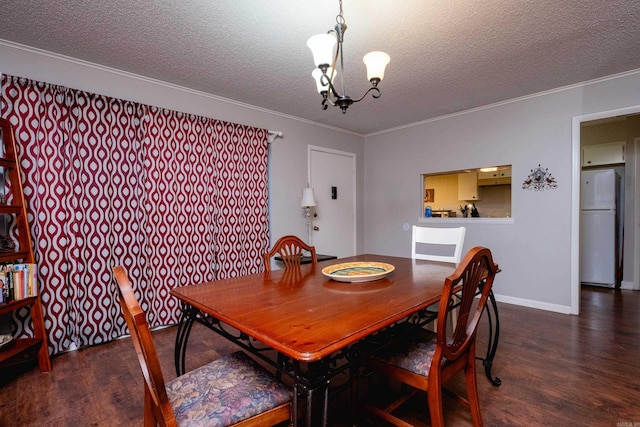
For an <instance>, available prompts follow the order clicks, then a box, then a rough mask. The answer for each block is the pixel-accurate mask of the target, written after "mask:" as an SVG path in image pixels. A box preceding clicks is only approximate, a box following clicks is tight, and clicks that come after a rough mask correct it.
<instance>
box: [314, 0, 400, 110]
mask: <svg viewBox="0 0 640 427" xmlns="http://www.w3.org/2000/svg"><path fill="white" fill-rule="evenodd" d="M345 31H347V24H345V21H344V15H343V12H342V0H340V13H339V14H338V16H336V26H335V29H334V30H330V31H328V32H327V33H326V34H318V35H315V36H313V37H311V38H310V39H309V40H307V46H309V49H311V52H312V53H313V61H314V62H315V65H316V67H317V68H316V69H315V70H313V73H312V74H311V75H312V76H313V78H314V79H315V80H316V86H317V89H318V92H319V93H320V95H322V109H323V110H326V109H327V107H328V106H329V104H331V105H333V106H334V107H335V106H338V107H340V108H341V109H342V114H345V113H346V112H347V108H349V106H350V105H351V104H353V103H354V102H360V101H362V100H363V99H364V97H365V96H367V95H368V94H369V93H371V96H372V97H373V98H376V99H377V98H380V89H378V83H380V82H381V81H382V78H383V77H384V69H385V67H386V66H387V64H388V63H389V61H390V60H391V58H390V57H389V55H387V54H386V53H384V52H379V51H375V52H369V53H367V54H366V55H365V56H364V58H363V59H362V60H363V62H364V63H365V65H366V66H367V79H369V82H371V87H370V88H369V90H367V91H366V92H365V93H364V95H362V96H361V97H360V98H359V99H353V98H351V97H350V96H347V94H346V92H345V87H344V63H343V62H344V61H343V49H342V42H343V40H344V33H345ZM332 33H335V34H332ZM336 43H337V49H336ZM334 49H335V52H334ZM338 57H339V58H340V91H338V90H337V89H336V86H335V81H334V80H335V78H336V74H337V73H336V65H337V62H338Z"/></svg>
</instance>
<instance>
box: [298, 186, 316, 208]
mask: <svg viewBox="0 0 640 427" xmlns="http://www.w3.org/2000/svg"><path fill="white" fill-rule="evenodd" d="M315 205H316V198H315V196H314V195H313V188H311V187H307V188H305V189H304V191H303V192H302V202H301V203H300V206H301V207H303V208H308V207H311V206H315Z"/></svg>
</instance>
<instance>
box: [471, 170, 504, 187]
mask: <svg viewBox="0 0 640 427" xmlns="http://www.w3.org/2000/svg"><path fill="white" fill-rule="evenodd" d="M508 184H511V168H510V167H509V168H504V169H498V170H496V171H491V172H482V171H480V172H478V186H479V187H484V186H489V185H508Z"/></svg>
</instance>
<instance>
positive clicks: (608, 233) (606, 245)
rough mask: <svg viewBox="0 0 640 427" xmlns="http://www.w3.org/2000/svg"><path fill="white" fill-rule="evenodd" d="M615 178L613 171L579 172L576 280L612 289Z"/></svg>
mask: <svg viewBox="0 0 640 427" xmlns="http://www.w3.org/2000/svg"><path fill="white" fill-rule="evenodd" d="M617 200H618V177H617V174H616V171H615V170H614V169H598V170H587V171H583V172H582V177H581V185H580V281H581V282H582V283H587V284H591V285H597V286H608V287H614V286H615V285H616V271H617V264H618V263H617V258H618V257H617V234H618V233H617V231H618V230H617V221H616V208H617Z"/></svg>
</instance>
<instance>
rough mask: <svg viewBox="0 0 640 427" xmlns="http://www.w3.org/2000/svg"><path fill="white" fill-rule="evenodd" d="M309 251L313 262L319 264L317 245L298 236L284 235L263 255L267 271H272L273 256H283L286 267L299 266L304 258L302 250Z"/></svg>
mask: <svg viewBox="0 0 640 427" xmlns="http://www.w3.org/2000/svg"><path fill="white" fill-rule="evenodd" d="M303 250H304V251H309V252H310V254H311V263H312V264H317V262H318V257H317V256H316V248H315V246H310V245H307V244H306V243H305V242H303V241H302V240H301V239H300V238H299V237H297V236H291V235H290V236H282V237H281V238H279V239H278V241H277V242H276V244H275V245H273V248H271V250H270V251H269V252H267V253H265V254H264V255H263V257H264V267H265V269H266V271H271V258H272V257H274V256H276V255H279V256H280V258H282V262H283V263H284V267H285V268H291V267H299V266H300V261H301V258H302V251H303Z"/></svg>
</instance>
